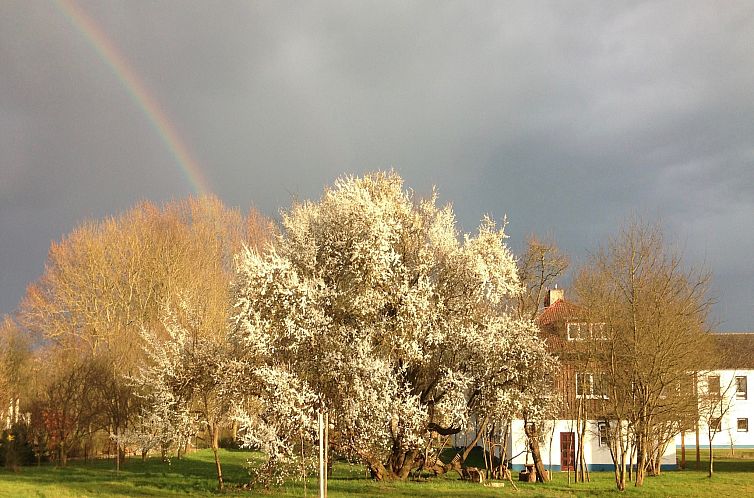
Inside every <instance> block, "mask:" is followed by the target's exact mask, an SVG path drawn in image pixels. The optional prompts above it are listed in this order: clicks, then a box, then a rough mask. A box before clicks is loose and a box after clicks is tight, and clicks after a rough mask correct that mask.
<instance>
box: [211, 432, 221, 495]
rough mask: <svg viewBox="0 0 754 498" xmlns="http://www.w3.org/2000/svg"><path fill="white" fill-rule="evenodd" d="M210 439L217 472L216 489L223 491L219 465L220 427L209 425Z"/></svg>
mask: <svg viewBox="0 0 754 498" xmlns="http://www.w3.org/2000/svg"><path fill="white" fill-rule="evenodd" d="M210 437H211V439H212V453H213V454H214V456H215V469H216V470H217V489H218V490H220V491H222V489H223V468H222V466H221V465H220V455H219V453H218V450H219V449H220V427H218V425H217V424H210Z"/></svg>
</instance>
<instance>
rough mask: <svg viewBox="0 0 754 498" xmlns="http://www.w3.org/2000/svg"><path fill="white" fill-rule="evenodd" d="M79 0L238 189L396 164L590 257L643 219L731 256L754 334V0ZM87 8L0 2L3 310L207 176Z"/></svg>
mask: <svg viewBox="0 0 754 498" xmlns="http://www.w3.org/2000/svg"><path fill="white" fill-rule="evenodd" d="M75 5H77V6H78V8H80V9H81V11H83V12H84V13H85V15H86V16H88V18H90V19H91V20H92V21H93V22H94V24H95V25H96V26H97V27H98V28H97V29H99V30H101V32H102V33H103V34H104V35H105V36H106V38H107V39H108V40H109V43H111V44H112V46H113V47H114V48H115V49H116V50H117V52H118V53H120V54H121V55H122V57H123V60H124V61H125V62H126V63H127V65H128V66H129V67H130V69H131V70H132V71H133V73H134V74H135V75H136V76H137V77H138V79H139V80H140V81H141V83H142V84H143V86H144V87H145V88H147V89H148V91H149V92H150V93H151V94H152V95H153V97H154V99H155V100H156V101H157V102H158V103H159V107H160V108H161V109H162V110H163V111H164V113H165V115H166V116H167V117H168V119H169V121H170V122H171V123H172V124H173V126H174V128H175V129H176V131H177V133H178V135H179V136H180V138H181V139H182V140H183V142H184V143H185V144H186V146H187V148H188V149H189V150H190V151H191V154H192V155H193V157H194V158H195V159H196V161H197V162H198V164H199V165H200V168H201V170H202V172H203V173H204V175H205V176H206V178H207V180H208V182H209V184H210V185H211V188H212V191H213V192H214V193H215V194H216V195H218V196H219V197H220V198H221V199H223V200H224V201H225V202H226V203H228V204H229V205H233V206H239V207H241V208H242V209H243V210H245V209H247V208H248V207H249V206H250V205H252V204H253V205H256V206H257V207H258V208H259V209H261V210H262V211H263V212H265V213H267V214H269V215H276V213H277V212H278V211H279V209H280V208H286V207H288V206H290V204H291V201H292V200H293V199H306V198H317V197H319V195H320V193H321V191H322V189H323V187H324V186H325V185H327V184H330V183H332V181H333V180H334V179H335V178H336V177H337V176H339V175H341V174H343V173H363V172H366V171H371V170H375V169H385V168H390V167H392V168H394V169H395V170H396V171H398V172H399V173H400V174H401V175H402V176H403V177H404V179H405V180H406V184H407V186H408V187H412V188H414V189H415V190H416V191H418V192H419V193H426V192H429V191H430V189H431V186H432V185H436V186H437V187H438V189H439V192H440V195H441V200H443V201H450V202H452V203H453V205H454V207H455V210H456V213H457V216H458V219H459V221H460V222H461V223H462V225H463V229H465V230H467V231H470V230H473V229H474V228H475V226H476V224H477V223H478V221H479V219H480V218H481V216H482V215H483V214H485V213H489V214H491V215H492V216H494V217H495V218H497V219H501V218H502V217H503V216H504V215H507V216H508V220H509V222H510V223H509V226H508V232H509V234H510V235H511V238H510V242H511V245H512V247H513V248H514V249H516V250H518V249H520V248H521V246H522V242H523V240H524V238H525V237H526V235H528V234H530V233H537V234H549V235H551V236H552V237H554V238H555V240H556V241H557V243H558V244H559V245H560V246H561V247H562V249H564V250H565V251H566V252H567V253H569V254H570V256H571V257H572V258H573V259H574V260H575V261H576V262H577V263H578V262H579V261H581V260H583V259H584V258H585V256H586V254H587V251H589V250H591V249H594V248H595V246H596V245H597V244H598V243H599V242H600V241H602V240H604V238H605V237H607V236H608V235H610V234H613V233H615V232H616V230H617V227H618V226H619V225H620V224H621V222H622V221H624V220H625V219H626V218H627V217H631V216H633V215H636V214H638V215H640V216H643V217H645V218H648V219H650V220H660V221H661V223H662V225H663V227H664V228H665V230H666V233H667V234H668V235H669V236H670V238H671V240H672V241H673V242H674V243H675V244H676V245H677V247H679V248H680V249H681V250H683V252H684V254H685V255H686V258H687V262H688V263H689V264H690V265H692V266H698V265H707V266H708V267H709V268H710V269H711V270H712V272H713V275H714V289H713V292H714V296H715V297H716V298H717V299H718V301H719V303H718V304H717V305H716V307H715V309H714V318H715V319H716V320H718V321H719V322H720V324H719V326H718V328H719V329H720V330H748V331H754V3H752V2H750V1H742V2H722V1H711V0H710V1H708V2H691V1H688V0H684V1H678V2H627V3H626V4H625V5H620V4H619V2H601V1H594V2H574V1H568V2H541V3H540V2H533V1H530V0H527V1H523V2H500V1H496V2H469V1H462V2H437V1H430V2H408V1H405V0H402V1H397V2H386V1H379V2H356V1H343V2H316V3H304V2H281V1H266V2H251V1H244V2H228V1H223V2H219V1H213V2H189V1H185V0H181V1H175V2H168V1H159V2H146V1H139V2H133V1H124V2H116V1H97V2H90V1H79V2H76V4H75ZM71 9H72V7H71V6H70V5H69V2H63V3H58V2H47V1H44V2H42V1H30V0H18V1H12V0H4V1H2V2H0V313H9V312H12V311H13V310H14V309H15V308H16V306H17V305H18V303H19V301H20V299H21V297H22V296H23V293H24V290H25V287H26V285H27V284H28V283H29V282H31V281H33V280H35V279H36V278H38V277H39V275H40V274H41V272H42V271H43V268H44V261H45V258H46V254H47V250H48V248H49V245H50V242H51V241H52V240H58V239H59V238H60V237H61V236H63V235H64V234H66V233H68V232H69V231H71V230H72V229H73V228H74V227H75V226H76V225H77V224H79V223H80V222H81V221H82V220H84V219H87V218H101V217H104V216H107V215H110V214H117V213H118V212H121V211H122V210H124V209H127V208H128V207H130V206H132V205H133V204H134V203H136V202H137V201H138V200H141V199H145V198H146V199H151V200H154V201H158V202H159V201H164V200H169V199H173V198H177V197H182V196H186V195H188V194H190V193H192V191H193V189H192V185H191V183H190V182H189V181H187V178H186V176H185V175H184V174H183V173H182V171H181V168H180V165H179V163H178V162H177V161H176V159H175V157H174V155H173V154H171V151H170V150H169V148H168V147H167V146H166V143H165V141H164V140H163V139H162V138H161V136H160V134H159V133H158V132H157V130H156V128H155V127H154V126H153V125H152V123H151V122H150V121H149V119H148V116H147V114H145V112H144V110H143V109H142V108H141V107H140V106H139V105H138V102H136V101H135V100H134V99H133V98H132V96H131V94H130V93H129V88H128V87H127V85H125V84H124V82H123V80H122V79H121V78H119V76H118V74H117V73H116V71H114V70H113V67H112V66H111V65H110V64H108V61H107V60H106V59H105V58H103V56H102V55H101V54H100V53H99V52H98V51H97V49H96V47H95V43H93V41H92V40H91V39H90V38H88V37H87V34H86V33H85V32H84V31H85V30H82V29H81V26H80V25H78V26H77V25H76V22H75V21H73V22H72V18H71V15H70V13H71V12H72V10H71ZM566 283H567V282H564V284H566Z"/></svg>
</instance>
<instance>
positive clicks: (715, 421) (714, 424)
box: [709, 417, 722, 432]
mask: <svg viewBox="0 0 754 498" xmlns="http://www.w3.org/2000/svg"><path fill="white" fill-rule="evenodd" d="M721 422H722V420H721V419H720V417H713V418H711V419H709V426H710V428H711V429H712V431H713V432H720V425H721Z"/></svg>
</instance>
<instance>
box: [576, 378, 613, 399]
mask: <svg viewBox="0 0 754 498" xmlns="http://www.w3.org/2000/svg"><path fill="white" fill-rule="evenodd" d="M576 397H577V398H602V399H607V383H606V382H605V377H604V376H603V375H602V374H591V373H586V372H579V373H577V374H576Z"/></svg>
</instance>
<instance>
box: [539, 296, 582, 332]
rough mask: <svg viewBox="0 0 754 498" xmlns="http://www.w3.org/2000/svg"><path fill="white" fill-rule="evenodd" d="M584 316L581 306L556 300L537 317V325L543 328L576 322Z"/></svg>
mask: <svg viewBox="0 0 754 498" xmlns="http://www.w3.org/2000/svg"><path fill="white" fill-rule="evenodd" d="M583 316H584V310H583V308H582V307H581V306H578V305H576V304H573V303H569V302H568V301H566V300H565V299H558V300H557V301H555V302H554V303H552V304H551V305H550V306H548V307H547V308H545V309H544V310H542V313H540V314H539V316H538V317H537V320H536V321H537V325H539V326H540V327H544V326H546V325H552V324H553V323H557V322H567V321H570V320H578V319H579V317H583Z"/></svg>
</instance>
